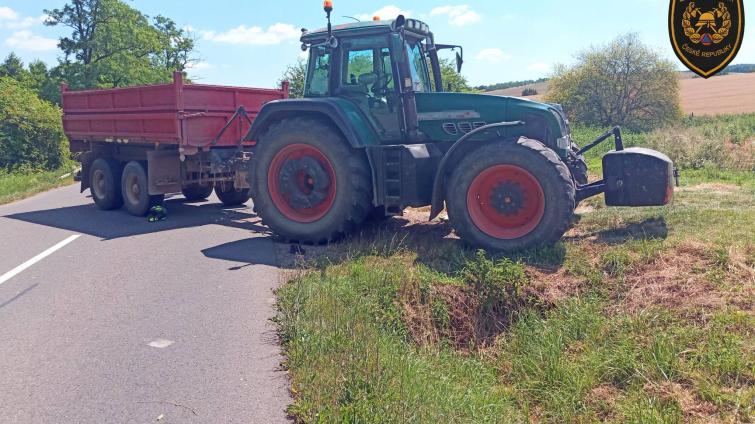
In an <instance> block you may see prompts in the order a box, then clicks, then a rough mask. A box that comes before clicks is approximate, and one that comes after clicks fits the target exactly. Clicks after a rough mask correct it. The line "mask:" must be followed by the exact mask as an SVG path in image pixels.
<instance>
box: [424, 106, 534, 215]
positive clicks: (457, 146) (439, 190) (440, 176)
mask: <svg viewBox="0 0 755 424" xmlns="http://www.w3.org/2000/svg"><path fill="white" fill-rule="evenodd" d="M519 125H525V123H524V121H513V122H497V123H494V124H488V125H485V126H483V127H480V128H477V129H475V130H473V131H470V132H469V133H467V134H465V135H464V136H463V137H461V138H460V139H458V140H456V142H455V143H454V144H453V146H451V148H450V149H448V151H447V152H446V154H445V155H444V156H443V159H441V161H440V164H439V165H438V169H437V171H436V173H435V182H434V183H433V195H432V203H431V208H430V220H431V221H432V220H433V219H435V218H436V217H437V216H438V215H439V214H440V212H441V211H442V210H443V202H444V201H445V200H446V199H445V197H446V196H445V193H446V178H447V176H448V172H449V171H450V170H451V168H449V167H453V164H454V163H457V162H458V156H459V154H462V153H463V152H465V151H467V149H468V148H470V147H476V146H472V145H471V144H470V143H478V144H482V143H486V142H490V141H495V140H500V139H501V137H502V134H501V131H500V130H502V129H505V128H510V127H516V126H519Z"/></svg>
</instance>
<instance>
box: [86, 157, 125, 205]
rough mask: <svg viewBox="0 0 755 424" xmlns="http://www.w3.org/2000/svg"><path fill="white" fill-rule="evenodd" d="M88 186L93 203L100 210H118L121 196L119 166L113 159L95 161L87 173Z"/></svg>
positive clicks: (121, 200)
mask: <svg viewBox="0 0 755 424" xmlns="http://www.w3.org/2000/svg"><path fill="white" fill-rule="evenodd" d="M89 186H90V190H89V191H90V192H91V193H92V199H94V203H95V204H96V205H97V206H98V207H99V208H100V209H102V210H104V211H109V210H112V209H118V208H120V207H121V205H123V197H122V196H121V165H120V163H118V161H116V160H113V159H102V158H100V159H95V161H94V162H93V163H92V165H91V168H90V171H89Z"/></svg>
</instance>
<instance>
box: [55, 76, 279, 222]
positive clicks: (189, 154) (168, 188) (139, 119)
mask: <svg viewBox="0 0 755 424" xmlns="http://www.w3.org/2000/svg"><path fill="white" fill-rule="evenodd" d="M287 97H288V84H287V83H284V84H283V86H282V87H281V89H260V88H241V87H222V86H214V85H204V84H186V83H184V81H183V77H182V75H181V73H179V72H177V73H175V74H174V77H173V82H172V83H170V84H158V85H148V86H140V87H129V88H114V89H105V90H86V91H68V89H67V87H66V86H65V85H64V86H63V87H62V102H63V128H64V130H65V133H66V135H67V136H68V138H69V140H70V143H71V151H72V152H80V153H82V154H81V156H80V160H81V163H82V173H81V190H82V191H84V190H86V189H87V188H91V191H92V197H93V198H94V201H95V203H96V204H97V205H98V206H99V207H101V208H102V209H115V208H118V207H120V206H121V205H124V206H125V207H126V209H128V211H129V212H131V213H133V214H135V215H144V214H145V213H146V212H147V211H148V210H149V208H150V207H151V205H153V204H155V203H157V202H159V201H161V200H162V197H163V196H164V195H165V194H169V193H177V192H183V194H184V195H185V196H186V197H187V198H189V199H190V200H199V199H202V198H206V197H208V196H209V195H210V193H211V192H212V190H213V188H214V189H215V192H216V193H217V195H218V197H219V198H220V199H221V201H223V203H225V204H227V205H236V204H241V203H244V202H246V201H247V200H248V199H249V182H248V180H247V171H246V166H245V165H246V162H247V161H248V160H249V158H250V154H249V152H248V147H249V146H250V145H252V144H253V142H244V141H243V139H244V137H245V136H246V134H247V132H248V131H249V128H250V126H251V123H252V121H253V119H254V118H255V117H256V116H257V113H258V112H259V110H260V109H261V107H262V105H264V104H265V103H268V102H271V101H274V100H279V99H285V98H287Z"/></svg>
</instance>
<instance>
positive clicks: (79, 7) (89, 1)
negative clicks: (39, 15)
mask: <svg viewBox="0 0 755 424" xmlns="http://www.w3.org/2000/svg"><path fill="white" fill-rule="evenodd" d="M111 4H112V2H110V1H109V0H71V2H70V3H68V4H66V5H65V6H63V8H62V9H52V10H47V9H45V10H44V13H45V14H46V15H47V16H48V19H47V20H46V21H45V25H47V26H56V25H64V26H67V27H69V28H71V29H72V30H73V33H72V34H71V36H70V37H62V38H61V39H60V42H59V43H58V47H59V48H60V49H61V50H62V51H63V54H65V57H66V61H68V59H69V58H70V56H74V57H75V60H76V61H79V62H81V63H82V64H84V65H89V64H90V63H92V62H94V61H96V55H95V53H96V37H97V35H98V34H99V30H100V27H101V26H103V25H105V24H107V23H109V22H112V21H114V20H115V19H116V17H115V16H114V13H113V10H112V7H108V6H111Z"/></svg>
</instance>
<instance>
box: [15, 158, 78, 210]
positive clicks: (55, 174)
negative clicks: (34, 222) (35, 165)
mask: <svg viewBox="0 0 755 424" xmlns="http://www.w3.org/2000/svg"><path fill="white" fill-rule="evenodd" d="M71 169H72V168H71V167H69V166H67V167H65V168H61V169H59V170H56V171H28V172H5V171H1V170H0V204H4V203H9V202H13V201H16V200H20V199H23V198H25V197H29V196H32V195H34V194H37V193H40V192H43V191H45V190H50V189H52V188H55V187H60V186H64V185H68V184H71V183H73V176H71V175H69V176H67V177H65V178H61V177H62V176H63V175H65V174H70V173H71Z"/></svg>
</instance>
